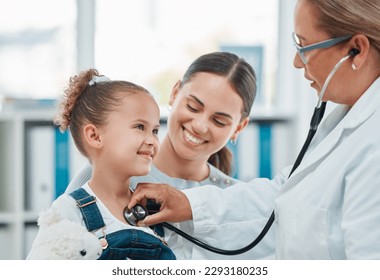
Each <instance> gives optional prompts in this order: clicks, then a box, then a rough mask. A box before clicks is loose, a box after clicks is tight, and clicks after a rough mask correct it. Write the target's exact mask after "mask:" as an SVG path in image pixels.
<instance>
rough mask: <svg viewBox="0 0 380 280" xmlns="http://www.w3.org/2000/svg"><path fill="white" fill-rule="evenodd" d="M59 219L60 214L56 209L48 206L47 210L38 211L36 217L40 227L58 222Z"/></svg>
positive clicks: (60, 217)
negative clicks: (38, 213)
mask: <svg viewBox="0 0 380 280" xmlns="http://www.w3.org/2000/svg"><path fill="white" fill-rule="evenodd" d="M61 220H62V216H61V215H60V214H59V212H58V211H57V209H56V208H55V207H50V208H49V209H48V210H46V211H43V212H41V213H40V215H39V217H38V226H39V227H41V228H43V227H45V228H46V227H48V226H51V225H52V224H56V223H58V222H59V221H61Z"/></svg>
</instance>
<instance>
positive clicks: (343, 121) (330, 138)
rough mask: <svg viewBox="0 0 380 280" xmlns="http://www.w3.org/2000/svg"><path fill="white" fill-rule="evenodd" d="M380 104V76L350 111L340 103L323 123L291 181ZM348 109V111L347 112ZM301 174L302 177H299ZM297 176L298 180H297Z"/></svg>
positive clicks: (326, 152) (323, 155) (310, 166)
mask: <svg viewBox="0 0 380 280" xmlns="http://www.w3.org/2000/svg"><path fill="white" fill-rule="evenodd" d="M379 106H380V78H378V79H377V80H376V81H375V82H374V83H373V85H372V86H371V87H370V88H369V89H368V90H367V92H366V93H364V94H363V95H362V97H361V98H360V99H359V100H358V101H357V102H356V104H355V105H354V106H353V107H352V108H351V110H350V111H348V108H347V107H346V106H343V105H338V106H337V108H335V109H334V110H333V111H332V112H331V113H330V114H329V115H328V117H327V118H326V120H325V121H323V122H322V123H321V126H320V128H319V131H318V132H317V134H316V135H315V137H314V138H315V139H313V142H312V143H311V145H310V151H309V152H308V153H307V154H306V155H305V157H304V160H303V162H302V163H301V164H300V166H299V167H298V168H297V169H296V170H295V171H294V173H293V175H292V176H291V177H290V178H289V183H290V181H293V180H296V181H298V180H300V179H301V177H303V176H302V174H303V173H304V172H305V171H308V172H309V169H310V168H313V167H312V165H313V164H315V163H316V162H318V161H319V160H320V159H322V158H323V157H325V156H326V155H327V154H328V153H329V152H330V151H331V150H332V149H334V147H335V146H336V145H337V143H338V142H339V139H340V138H341V137H342V135H343V133H344V131H345V130H346V129H355V128H356V127H358V126H359V125H360V124H362V123H363V122H364V121H365V120H366V119H368V118H369V117H370V116H371V115H372V114H373V113H374V112H375V110H376V109H378V108H379ZM347 111H348V112H347ZM299 176H301V177H299ZM297 177H299V178H298V180H297Z"/></svg>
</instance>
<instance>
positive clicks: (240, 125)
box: [231, 117, 249, 140]
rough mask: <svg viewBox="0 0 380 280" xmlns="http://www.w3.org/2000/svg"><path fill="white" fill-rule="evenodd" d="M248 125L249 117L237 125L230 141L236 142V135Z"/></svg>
mask: <svg viewBox="0 0 380 280" xmlns="http://www.w3.org/2000/svg"><path fill="white" fill-rule="evenodd" d="M248 124H249V117H246V118H245V119H243V120H242V121H241V122H240V123H239V124H238V125H237V127H236V129H235V132H234V134H233V135H232V136H231V139H234V140H237V138H238V135H239V134H240V133H241V132H242V131H243V130H244V129H245V128H246V127H247V125H248Z"/></svg>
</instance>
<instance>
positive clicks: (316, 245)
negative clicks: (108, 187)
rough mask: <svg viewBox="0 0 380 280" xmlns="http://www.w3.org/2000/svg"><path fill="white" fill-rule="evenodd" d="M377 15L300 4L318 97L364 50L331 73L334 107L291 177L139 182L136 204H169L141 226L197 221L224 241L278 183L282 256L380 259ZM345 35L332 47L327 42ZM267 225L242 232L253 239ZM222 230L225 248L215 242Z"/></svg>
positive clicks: (358, 6)
mask: <svg viewBox="0 0 380 280" xmlns="http://www.w3.org/2000/svg"><path fill="white" fill-rule="evenodd" d="M379 15H380V2H379V1H378V0H362V1H356V0H298V2H297V5H296V8H295V17H294V20H295V30H294V36H293V37H294V41H295V44H296V48H297V51H298V53H297V54H296V55H295V58H294V66H295V67H296V68H299V69H304V73H305V78H306V79H307V80H310V81H311V87H313V88H314V89H315V90H316V91H317V93H320V92H321V89H322V88H323V85H324V83H325V81H326V79H327V77H328V75H329V73H330V71H331V70H332V69H333V68H334V66H335V65H336V63H337V62H338V61H339V60H340V59H342V57H344V56H346V55H347V54H348V53H349V52H350V51H351V50H352V49H356V50H358V51H359V53H358V54H357V55H355V56H351V57H350V58H348V59H347V60H346V61H345V62H344V63H343V64H342V65H341V67H340V68H339V69H338V70H337V71H336V73H335V75H334V76H333V77H332V79H331V82H330V83H329V85H328V87H327V90H326V92H325V94H324V97H323V101H331V102H334V103H336V104H337V106H336V108H335V109H334V111H333V112H331V114H330V115H329V116H327V117H326V118H325V120H324V121H322V123H321V125H320V127H319V129H318V131H317V133H316V135H315V137H314V139H313V141H312V142H311V145H310V147H309V149H308V151H307V153H306V155H305V157H304V159H303V161H302V162H301V164H300V165H299V167H298V168H297V169H296V170H295V172H294V173H292V175H291V176H290V178H289V179H288V175H289V172H290V170H291V167H287V168H285V169H284V170H283V172H282V173H281V174H279V175H277V176H276V177H275V178H274V179H273V180H265V179H255V180H253V181H251V182H249V183H247V184H244V183H242V184H237V185H235V186H234V187H232V188H228V189H224V190H222V189H218V188H216V187H213V186H205V187H202V188H198V189H190V190H185V191H182V192H181V191H178V190H176V189H174V188H172V187H170V186H168V185H154V184H141V185H139V187H138V188H137V190H136V191H135V193H134V195H133V197H132V200H131V203H130V204H129V207H132V206H133V205H134V204H136V203H137V202H139V201H143V200H144V199H145V198H152V199H155V200H156V201H158V202H160V203H161V205H162V206H161V211H160V212H159V213H158V214H155V215H151V216H148V217H147V218H145V220H143V221H142V224H145V225H150V224H155V223H157V222H162V221H169V222H179V221H184V220H193V225H194V232H195V234H196V237H198V238H200V239H203V240H204V241H206V242H208V243H212V245H214V246H218V245H219V246H222V245H223V243H225V242H228V241H226V240H228V237H229V236H234V234H235V233H230V232H226V231H224V232H223V233H221V230H222V229H223V228H224V227H225V225H227V224H229V223H231V222H236V221H240V220H246V221H247V223H248V222H251V223H252V222H253V223H254V222H255V220H258V221H260V218H262V217H261V215H263V213H267V212H266V206H265V205H264V204H263V203H262V202H261V201H260V198H258V197H257V191H258V190H260V189H265V188H274V189H280V191H279V194H278V197H277V199H276V201H275V206H274V207H275V222H274V225H273V226H274V227H275V229H276V257H277V258H278V259H380V129H379V123H380V79H379V75H380V21H379ZM346 35H349V36H348V38H347V39H345V40H341V41H340V40H335V41H336V42H335V44H333V45H330V46H328V47H326V44H325V41H326V40H329V39H333V38H341V37H344V36H346ZM311 45H314V47H310V48H307V47H308V46H311ZM269 214H270V213H269ZM269 214H268V217H269ZM257 227H262V225H261V224H260V223H258V225H257ZM260 230H261V229H259V228H256V229H253V230H252V235H251V236H247V235H242V236H241V238H244V239H245V240H246V242H247V244H248V243H249V242H250V241H252V240H253V239H254V238H255V237H256V236H257V234H258V233H259V232H260ZM235 231H236V232H238V231H239V228H236V229H235ZM222 234H223V235H224V240H223V242H222V244H221V243H216V241H218V238H219V237H220V236H222ZM205 236H206V238H205ZM213 239H216V241H215V240H213Z"/></svg>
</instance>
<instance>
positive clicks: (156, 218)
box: [128, 183, 192, 226]
mask: <svg viewBox="0 0 380 280" xmlns="http://www.w3.org/2000/svg"><path fill="white" fill-rule="evenodd" d="M147 199H150V200H153V201H155V202H157V203H159V204H161V207H160V211H159V212H158V213H155V214H153V215H148V216H147V217H145V219H144V220H142V221H140V222H138V225H139V226H151V225H155V224H159V223H162V222H173V223H175V222H183V221H188V220H191V219H192V211H191V206H190V203H189V200H188V199H187V197H186V195H185V194H184V193H183V192H181V191H179V190H177V189H175V188H173V187H171V186H169V185H166V184H153V183H139V184H138V185H137V188H136V190H135V191H134V193H133V195H132V198H131V201H130V202H129V204H128V208H129V209H132V207H133V206H135V205H136V204H138V203H140V204H143V205H145V204H146V200H147Z"/></svg>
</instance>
